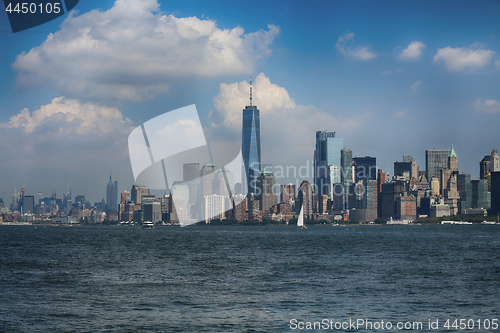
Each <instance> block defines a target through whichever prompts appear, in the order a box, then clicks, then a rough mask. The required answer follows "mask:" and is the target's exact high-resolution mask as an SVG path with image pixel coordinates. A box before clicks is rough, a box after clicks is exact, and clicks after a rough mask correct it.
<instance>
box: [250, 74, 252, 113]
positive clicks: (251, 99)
mask: <svg viewBox="0 0 500 333" xmlns="http://www.w3.org/2000/svg"><path fill="white" fill-rule="evenodd" d="M250 106H252V77H251V76H250Z"/></svg>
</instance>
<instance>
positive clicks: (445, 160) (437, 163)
mask: <svg viewBox="0 0 500 333" xmlns="http://www.w3.org/2000/svg"><path fill="white" fill-rule="evenodd" d="M450 153H451V150H446V149H429V150H426V151H425V172H426V174H425V178H427V180H429V181H431V180H432V178H433V177H437V179H438V180H439V181H440V182H441V169H447V168H448V166H449V157H450ZM436 194H439V192H438V193H436Z"/></svg>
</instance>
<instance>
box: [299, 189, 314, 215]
mask: <svg viewBox="0 0 500 333" xmlns="http://www.w3.org/2000/svg"><path fill="white" fill-rule="evenodd" d="M301 207H302V209H303V210H304V217H307V218H311V216H312V214H313V206H312V186H311V184H310V183H309V182H308V181H307V180H304V181H303V182H302V183H301V184H300V187H299V205H298V206H297V207H296V211H297V213H300V209H301Z"/></svg>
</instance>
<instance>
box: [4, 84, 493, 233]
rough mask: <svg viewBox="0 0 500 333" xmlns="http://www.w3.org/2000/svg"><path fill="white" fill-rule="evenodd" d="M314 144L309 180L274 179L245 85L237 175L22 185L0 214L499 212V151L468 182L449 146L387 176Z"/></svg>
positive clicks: (369, 216)
mask: <svg viewBox="0 0 500 333" xmlns="http://www.w3.org/2000/svg"><path fill="white" fill-rule="evenodd" d="M314 148H315V149H314V151H313V152H312V153H313V166H312V169H313V174H312V175H310V176H309V178H312V182H309V181H308V180H303V181H300V183H299V181H297V182H296V183H295V184H292V183H290V184H278V183H277V179H279V178H281V177H283V175H282V174H278V173H276V174H275V173H274V170H275V169H276V168H273V167H272V165H271V164H267V163H263V162H262V160H261V140H260V113H259V109H258V108H257V106H255V105H253V104H252V86H251V85H250V104H249V105H248V106H246V107H245V108H244V109H243V126H242V149H241V152H242V156H243V164H244V172H242V174H243V175H244V176H245V177H242V179H235V178H236V177H235V175H233V174H232V173H231V172H230V171H229V170H228V169H226V168H225V167H223V166H216V165H215V164H213V163H212V162H207V163H206V164H204V165H200V164H199V163H185V164H183V179H182V180H178V181H175V182H173V183H172V184H171V187H170V189H171V191H170V193H171V194H164V195H162V196H160V197H156V196H155V195H153V194H151V193H150V191H149V189H148V188H147V187H146V186H141V185H133V186H132V188H131V189H130V191H124V192H122V193H118V182H117V181H114V182H113V181H112V178H111V175H110V179H109V182H108V184H107V187H106V200H105V199H104V198H103V199H102V200H101V202H96V203H94V204H93V205H91V204H90V202H88V201H86V199H85V196H83V195H78V196H76V197H75V198H74V199H73V198H72V197H71V191H69V192H68V193H65V194H64V196H63V198H57V196H56V192H54V191H53V193H52V195H51V196H50V197H44V198H40V196H41V193H40V194H39V197H38V200H37V201H35V197H34V196H32V195H25V189H24V188H23V189H22V190H21V193H17V194H15V195H13V197H12V204H11V205H10V208H9V207H5V205H4V202H3V200H2V199H0V212H1V216H0V219H1V221H4V222H9V221H17V222H25V223H29V222H36V221H39V222H40V221H42V222H43V221H48V220H52V221H53V222H54V221H55V222H66V223H71V222H87V223H100V222H103V221H106V220H108V221H122V222H132V221H134V222H142V221H152V222H160V221H164V222H167V223H174V224H175V223H178V222H179V221H205V222H206V223H210V221H212V220H214V219H233V220H237V221H246V220H260V221H262V220H273V221H280V222H286V223H288V222H289V221H290V219H291V218H294V217H296V216H297V215H298V214H299V212H300V210H301V209H302V210H303V213H304V215H305V217H306V218H309V219H316V220H327V221H331V222H338V221H341V220H344V221H345V220H351V221H353V220H356V221H359V222H361V223H367V222H371V221H374V220H376V219H382V220H403V221H413V220H415V219H417V218H419V217H427V216H429V217H431V216H437V217H441V216H449V215H457V214H466V215H481V216H486V215H487V214H493V215H497V214H499V212H500V161H499V155H498V153H497V151H495V150H492V152H491V154H490V155H487V156H485V157H484V158H483V159H482V160H481V161H480V162H479V166H480V177H479V179H473V178H472V177H471V175H469V174H464V173H460V172H459V163H458V156H457V154H456V152H455V149H454V147H453V144H452V145H451V149H450V150H446V149H445V150H439V149H431V150H426V151H425V171H420V170H419V166H418V165H417V162H416V161H415V160H414V158H413V156H411V155H404V156H403V160H402V161H401V162H400V161H397V162H394V169H393V176H392V177H390V176H389V173H387V172H384V171H383V170H382V169H377V163H376V162H377V161H376V158H375V157H373V156H362V157H353V153H352V150H351V149H348V148H346V147H345V146H344V142H343V139H342V138H339V137H337V135H336V132H335V131H317V132H316V143H315V147H314ZM282 170H283V168H282ZM287 176H288V175H287ZM283 178H285V177H283ZM287 178H289V177H287ZM172 193H175V196H174V195H173V194H172Z"/></svg>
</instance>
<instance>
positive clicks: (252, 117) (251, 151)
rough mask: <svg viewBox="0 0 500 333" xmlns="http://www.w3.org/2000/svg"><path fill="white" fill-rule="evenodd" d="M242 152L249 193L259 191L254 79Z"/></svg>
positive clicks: (258, 135) (244, 113)
mask: <svg viewBox="0 0 500 333" xmlns="http://www.w3.org/2000/svg"><path fill="white" fill-rule="evenodd" d="M241 144H242V147H241V152H242V154H243V163H244V164H245V172H246V175H247V182H248V193H249V195H250V194H251V193H256V192H257V186H256V185H257V183H256V182H257V178H258V177H259V174H260V164H261V158H260V115H259V109H257V106H255V105H253V104H252V81H251V80H250V105H247V106H245V108H244V109H243V129H242V140H241Z"/></svg>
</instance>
